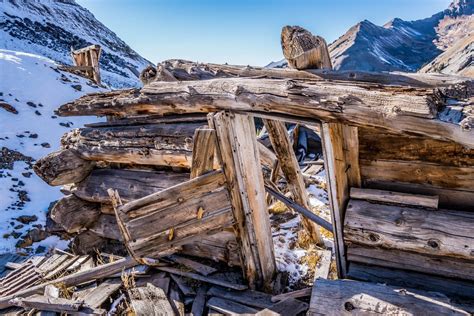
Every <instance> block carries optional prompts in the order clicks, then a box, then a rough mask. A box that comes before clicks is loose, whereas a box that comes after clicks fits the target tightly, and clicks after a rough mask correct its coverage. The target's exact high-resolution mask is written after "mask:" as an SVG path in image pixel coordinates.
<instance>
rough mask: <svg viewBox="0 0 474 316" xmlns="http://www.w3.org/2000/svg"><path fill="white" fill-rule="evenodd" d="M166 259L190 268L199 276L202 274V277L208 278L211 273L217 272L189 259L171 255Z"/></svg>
mask: <svg viewBox="0 0 474 316" xmlns="http://www.w3.org/2000/svg"><path fill="white" fill-rule="evenodd" d="M168 259H171V260H172V261H174V262H176V263H179V264H182V265H183V266H185V267H187V268H190V269H192V270H194V271H196V272H198V273H199V274H202V275H204V276H208V275H209V274H211V273H214V272H216V271H217V269H215V268H213V267H210V266H208V265H205V264H202V263H200V262H197V261H194V260H191V259H189V258H185V257H181V256H178V255H171V256H169V257H168Z"/></svg>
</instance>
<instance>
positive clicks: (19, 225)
mask: <svg viewBox="0 0 474 316" xmlns="http://www.w3.org/2000/svg"><path fill="white" fill-rule="evenodd" d="M23 227H25V225H23V224H18V225H16V226H15V227H13V228H14V229H22V228H23Z"/></svg>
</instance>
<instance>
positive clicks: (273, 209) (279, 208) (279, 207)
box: [268, 201, 288, 214]
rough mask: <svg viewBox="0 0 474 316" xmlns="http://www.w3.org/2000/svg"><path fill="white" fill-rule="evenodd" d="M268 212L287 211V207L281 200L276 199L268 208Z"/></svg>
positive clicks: (279, 212)
mask: <svg viewBox="0 0 474 316" xmlns="http://www.w3.org/2000/svg"><path fill="white" fill-rule="evenodd" d="M268 211H269V212H270V214H281V213H284V212H287V211H288V207H287V206H286V205H285V204H283V202H281V201H277V202H275V203H273V204H272V205H270V207H269V208H268Z"/></svg>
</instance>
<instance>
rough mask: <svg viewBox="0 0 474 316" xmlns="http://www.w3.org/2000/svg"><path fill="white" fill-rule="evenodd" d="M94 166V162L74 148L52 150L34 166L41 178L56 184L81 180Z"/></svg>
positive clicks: (50, 183)
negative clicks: (83, 157)
mask: <svg viewBox="0 0 474 316" xmlns="http://www.w3.org/2000/svg"><path fill="white" fill-rule="evenodd" d="M93 168H94V163H93V162H91V161H87V160H84V159H82V158H81V157H80V155H78V153H77V152H76V151H74V150H72V149H64V150H59V151H55V152H52V153H50V154H49V155H47V156H46V157H43V158H41V159H39V160H38V161H37V162H36V163H35V164H34V166H33V170H34V171H35V173H36V174H37V175H38V176H39V177H40V178H41V179H43V180H44V181H45V182H46V183H48V184H49V185H54V186H56V185H63V184H68V183H76V182H80V181H82V180H83V179H84V178H85V177H87V176H88V175H89V173H90V172H91V171H92V169H93Z"/></svg>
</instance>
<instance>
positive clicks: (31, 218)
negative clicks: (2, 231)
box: [15, 215, 38, 224]
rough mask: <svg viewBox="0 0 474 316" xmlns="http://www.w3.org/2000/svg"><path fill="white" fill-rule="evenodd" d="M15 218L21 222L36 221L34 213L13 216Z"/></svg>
mask: <svg viewBox="0 0 474 316" xmlns="http://www.w3.org/2000/svg"><path fill="white" fill-rule="evenodd" d="M15 220H17V221H18V222H20V223H22V224H29V223H31V222H36V221H37V220H38V217H37V216H36V215H22V216H19V217H17V218H15Z"/></svg>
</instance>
